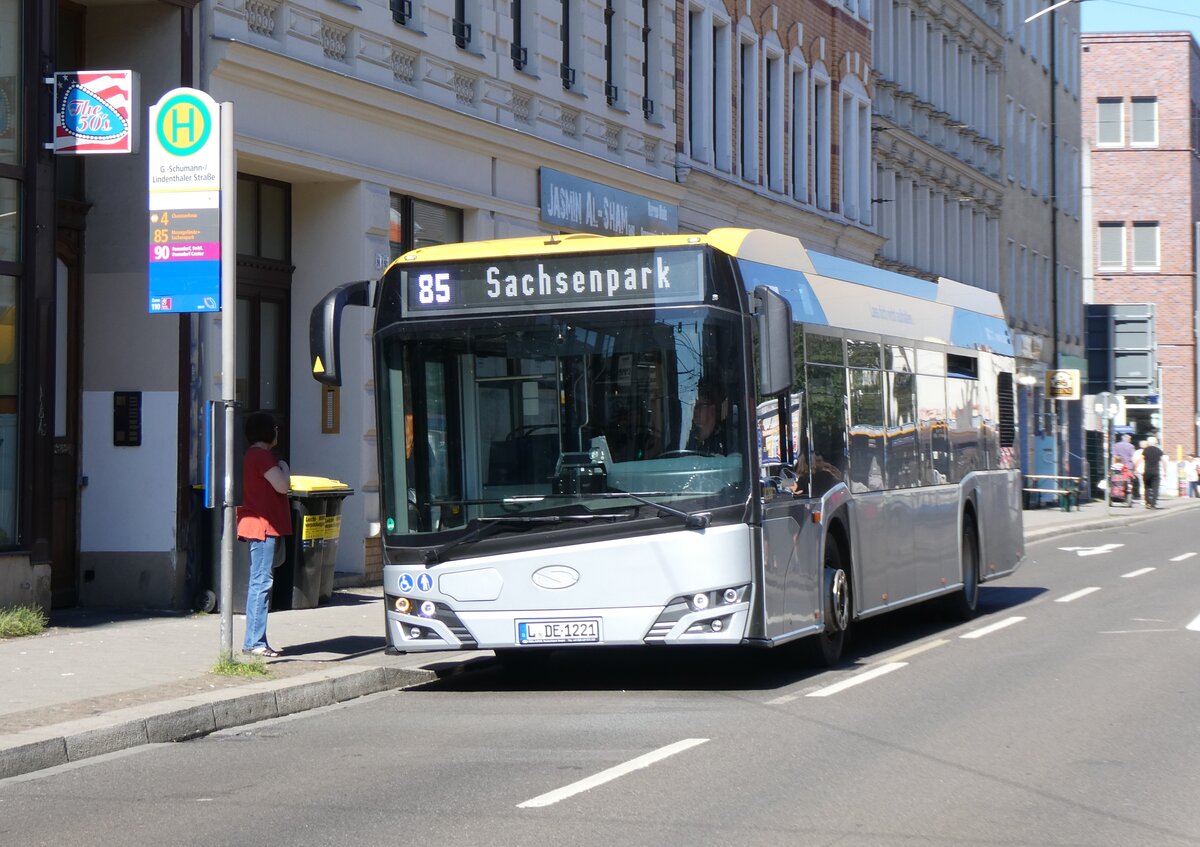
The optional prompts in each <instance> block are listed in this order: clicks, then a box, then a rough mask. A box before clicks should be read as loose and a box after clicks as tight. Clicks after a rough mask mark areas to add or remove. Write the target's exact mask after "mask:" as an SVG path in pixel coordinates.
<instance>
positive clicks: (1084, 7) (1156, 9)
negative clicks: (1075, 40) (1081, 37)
mask: <svg viewBox="0 0 1200 847" xmlns="http://www.w3.org/2000/svg"><path fill="white" fill-rule="evenodd" d="M1079 14H1080V17H1081V19H1082V21H1083V31H1084V32H1132V31H1137V30H1156V31H1159V32H1162V31H1170V32H1175V31H1178V30H1191V32H1192V33H1193V34H1194V35H1195V36H1196V38H1197V40H1200V0H1080V6H1079Z"/></svg>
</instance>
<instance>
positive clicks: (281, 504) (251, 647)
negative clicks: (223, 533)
mask: <svg viewBox="0 0 1200 847" xmlns="http://www.w3.org/2000/svg"><path fill="white" fill-rule="evenodd" d="M244 431H245V433H246V440H247V441H249V442H250V447H249V449H248V450H246V456H245V458H244V459H243V460H242V505H240V506H238V508H237V534H238V538H239V539H240V540H242V541H249V542H250V585H249V588H248V590H247V591H246V638H245V640H244V641H243V642H242V652H243V653H249V654H251V655H254V656H263V657H265V658H269V659H273V658H275V657H276V656H278V655H280V651H278V650H275V649H274V648H272V647H271V645H270V644H268V643H267V610H268V609H269V608H270V605H271V586H272V585H273V584H274V582H275V577H274V574H273V573H272V571H273V569H274V567H275V551H276V547H277V546H278V545H281V544H283V543H284V542H283V536H285V535H291V534H292V512H291V509H290V508H289V506H288V498H287V493H288V487H289V485H290V482H289V480H290V478H291V471H289V470H288V466H287V462H285V461H283V460H282V459H278V458H276V457H275V454H274V453H272V452H271V450H272V449H273V448H274V447H275V445H276V444H278V443H279V427H277V426H276V425H275V419H274V418H273V417H271V415H270V414H268V413H267V412H255V413H254V414H252V415H249V416H248V417H247V418H246V423H245V426H244Z"/></svg>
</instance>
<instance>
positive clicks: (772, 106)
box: [763, 35, 787, 192]
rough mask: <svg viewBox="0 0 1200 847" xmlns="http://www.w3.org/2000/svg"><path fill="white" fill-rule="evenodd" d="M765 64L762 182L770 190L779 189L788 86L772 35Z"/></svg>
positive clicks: (766, 50) (781, 54)
mask: <svg viewBox="0 0 1200 847" xmlns="http://www.w3.org/2000/svg"><path fill="white" fill-rule="evenodd" d="M764 52H765V53H766V59H767V67H766V73H765V74H764V75H763V83H764V85H765V90H764V91H763V101H764V102H763V107H764V108H763V122H764V124H765V125H764V126H763V139H764V141H765V143H764V145H763V168H764V170H765V173H764V175H763V177H764V178H763V183H764V184H765V185H766V186H767V188H769V189H770V190H771V191H777V192H782V191H783V187H784V182H783V162H784V158H785V157H784V131H783V127H784V117H783V116H784V102H785V98H786V96H787V93H786V92H787V88H786V84H785V79H784V73H783V51H782V50H780V49H779V48H778V46H777V42H776V40H775V38H774V36H773V35H772V38H771V44H770V45H768V46H765V47H764Z"/></svg>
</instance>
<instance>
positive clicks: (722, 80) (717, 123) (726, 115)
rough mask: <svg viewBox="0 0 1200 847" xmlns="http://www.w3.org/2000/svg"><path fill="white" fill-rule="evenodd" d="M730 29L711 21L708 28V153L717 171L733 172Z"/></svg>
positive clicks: (731, 36) (722, 21) (715, 20)
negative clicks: (710, 42) (710, 37)
mask: <svg viewBox="0 0 1200 847" xmlns="http://www.w3.org/2000/svg"><path fill="white" fill-rule="evenodd" d="M732 51H733V27H732V26H731V25H730V23H729V21H727V20H723V19H717V18H716V17H714V18H713V24H712V62H713V63H712V83H711V87H710V89H709V90H710V91H712V116H713V120H712V139H711V144H712V150H713V165H714V166H715V167H716V168H717V170H720V171H725V172H726V173H730V172H732V171H733V102H732V97H733V94H732V91H733V56H732Z"/></svg>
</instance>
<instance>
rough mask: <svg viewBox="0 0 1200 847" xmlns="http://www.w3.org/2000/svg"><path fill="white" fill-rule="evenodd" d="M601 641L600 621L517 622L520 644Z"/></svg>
mask: <svg viewBox="0 0 1200 847" xmlns="http://www.w3.org/2000/svg"><path fill="white" fill-rule="evenodd" d="M599 640H600V621H599V620H596V619H594V618H593V619H591V620H575V621H564V620H557V621H517V642H518V643H520V644H580V643H586V642H588V641H599Z"/></svg>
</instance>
